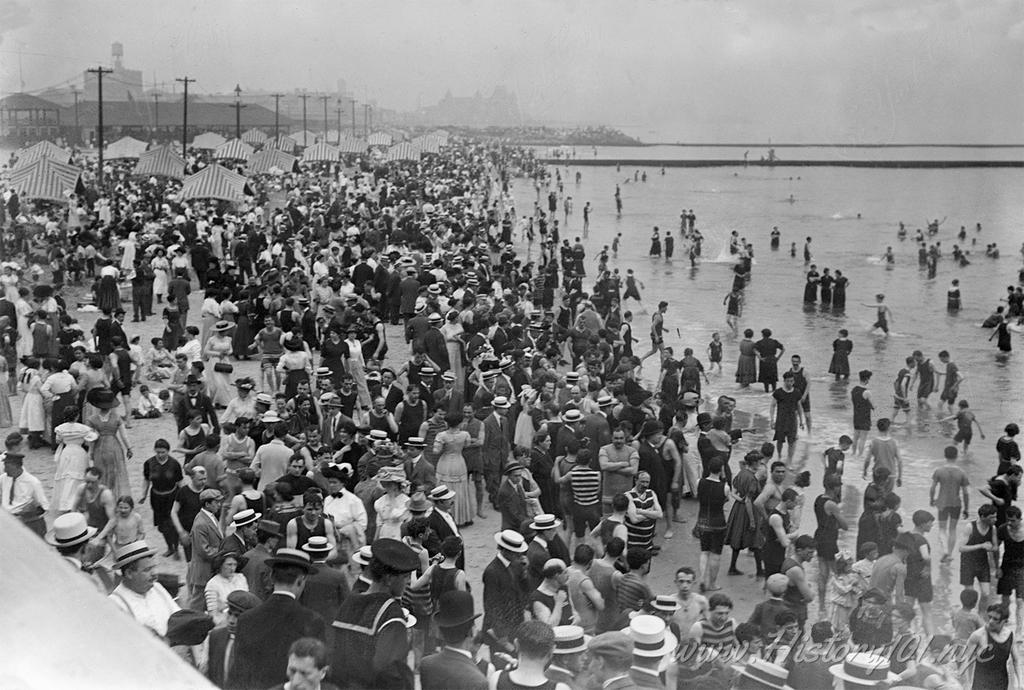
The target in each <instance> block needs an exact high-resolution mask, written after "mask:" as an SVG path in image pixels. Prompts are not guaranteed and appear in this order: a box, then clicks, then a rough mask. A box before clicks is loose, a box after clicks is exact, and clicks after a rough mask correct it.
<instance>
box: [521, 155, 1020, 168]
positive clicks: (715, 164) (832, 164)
mask: <svg viewBox="0 0 1024 690" xmlns="http://www.w3.org/2000/svg"><path fill="white" fill-rule="evenodd" d="M537 160H538V161H540V162H541V163H543V164H545V165H563V164H564V165H580V166H587V167H594V166H599V167H600V166H610V165H625V166H631V167H647V168H660V167H664V168H726V167H733V166H737V167H741V168H932V169H934V168H1024V160H1019V161H969V160H968V161H958V160H953V161H912V160H910V161H908V160H885V161H851V160H845V161H844V160H776V161H772V162H768V161H748V162H746V163H745V162H743V160H740V159H735V160H734V159H728V158H725V159H713V158H706V159H694V160H685V159H678V158H677V159H665V160H658V159H656V158H628V159H617V158H554V157H550V156H545V157H541V158H538V159H537Z"/></svg>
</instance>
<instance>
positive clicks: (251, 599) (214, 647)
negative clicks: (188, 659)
mask: <svg viewBox="0 0 1024 690" xmlns="http://www.w3.org/2000/svg"><path fill="white" fill-rule="evenodd" d="M259 605H260V598H259V597H257V596H256V595H255V594H250V593H249V592H246V591H244V590H237V591H234V592H232V593H231V594H229V595H228V615H227V625H226V626H225V627H222V628H214V629H213V630H211V631H210V638H209V639H210V656H209V665H208V666H207V669H206V677H207V678H209V679H210V682H211V683H213V684H214V685H216V686H217V687H219V688H222V687H224V681H225V680H227V672H228V669H229V668H231V661H232V658H233V656H234V652H235V634H236V633H237V632H238V617H239V616H240V615H242V613H244V612H245V611H248V610H249V609H252V608H256V607H257V606H259Z"/></svg>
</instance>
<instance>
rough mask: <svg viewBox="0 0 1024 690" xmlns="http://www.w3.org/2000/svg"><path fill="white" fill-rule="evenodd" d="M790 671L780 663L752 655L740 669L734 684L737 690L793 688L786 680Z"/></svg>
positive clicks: (786, 689) (789, 689)
mask: <svg viewBox="0 0 1024 690" xmlns="http://www.w3.org/2000/svg"><path fill="white" fill-rule="evenodd" d="M788 679H789V671H788V670H786V669H785V668H784V667H782V666H779V665H778V664H773V663H770V662H768V661H765V660H763V659H758V658H756V657H751V659H750V660H749V661H748V662H747V663H746V665H744V666H743V667H742V668H741V669H740V675H739V677H737V678H736V681H735V684H734V685H733V687H734V688H736V690H792V688H790V687H789V686H788V685H787V684H786V681H787V680H788Z"/></svg>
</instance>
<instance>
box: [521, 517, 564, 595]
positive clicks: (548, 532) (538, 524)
mask: <svg viewBox="0 0 1024 690" xmlns="http://www.w3.org/2000/svg"><path fill="white" fill-rule="evenodd" d="M561 524H562V521H561V520H559V519H558V518H556V517H555V516H554V515H549V514H544V515H538V516H537V517H535V518H534V519H533V522H531V523H530V529H531V530H533V532H534V537H533V539H531V540H530V546H529V548H527V550H526V562H527V565H528V569H529V574H530V583H531V584H532V585H533V589H536V588H537V587H539V586H540V583H541V582H543V581H544V564H545V563H547V562H548V561H549V560H551V559H552V558H556V556H554V555H553V554H552V553H551V547H550V546H549V544H548V542H549V541H551V540H552V539H553V538H554V536H555V535H556V531H555V530H556V529H557V528H558V527H560V526H561Z"/></svg>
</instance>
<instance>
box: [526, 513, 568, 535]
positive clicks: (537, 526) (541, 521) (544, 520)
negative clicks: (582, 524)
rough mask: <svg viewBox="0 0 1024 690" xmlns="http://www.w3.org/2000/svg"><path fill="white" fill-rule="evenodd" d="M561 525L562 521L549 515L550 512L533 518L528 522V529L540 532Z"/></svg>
mask: <svg viewBox="0 0 1024 690" xmlns="http://www.w3.org/2000/svg"><path fill="white" fill-rule="evenodd" d="M561 526H562V521H561V520H559V519H558V518H557V517H555V516H554V515H551V514H550V513H542V514H540V515H538V516H536V517H535V518H533V521H532V522H531V523H530V529H532V530H536V531H537V532H542V531H544V530H548V529H555V528H556V527H561Z"/></svg>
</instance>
